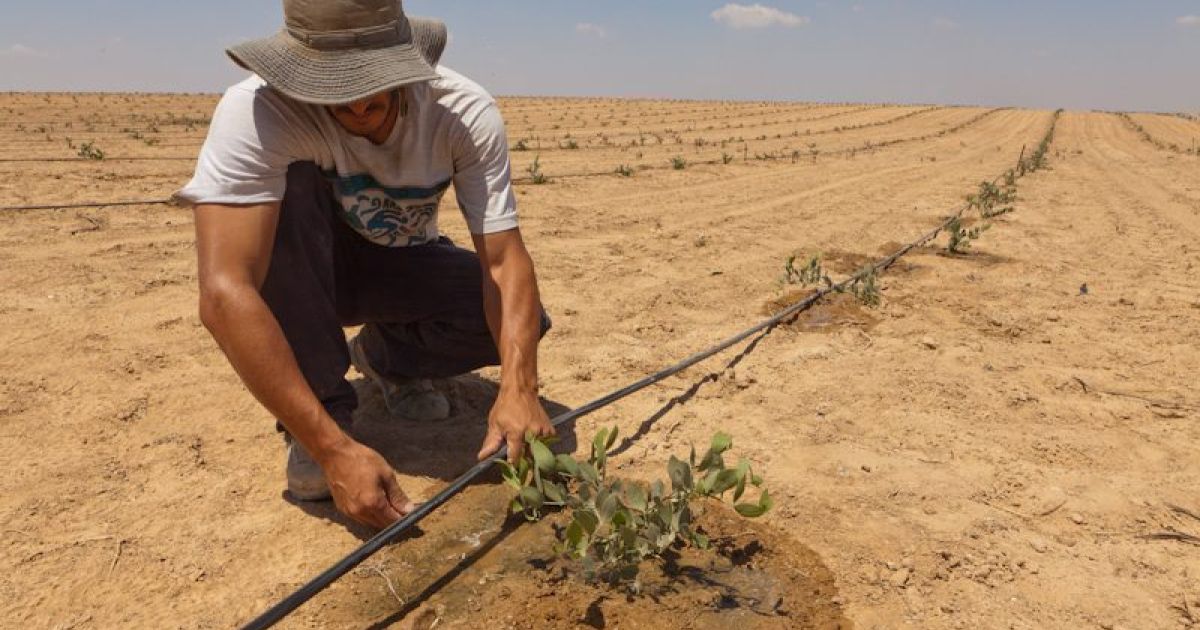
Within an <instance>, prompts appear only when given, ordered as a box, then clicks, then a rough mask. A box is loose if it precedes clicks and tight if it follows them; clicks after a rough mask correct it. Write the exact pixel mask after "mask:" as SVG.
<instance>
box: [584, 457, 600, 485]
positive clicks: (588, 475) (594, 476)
mask: <svg viewBox="0 0 1200 630" xmlns="http://www.w3.org/2000/svg"><path fill="white" fill-rule="evenodd" d="M579 476H580V478H582V479H583V480H584V481H586V482H588V483H590V484H593V485H594V484H598V483H600V473H599V472H597V471H596V467H595V466H593V465H591V464H590V463H588V462H579Z"/></svg>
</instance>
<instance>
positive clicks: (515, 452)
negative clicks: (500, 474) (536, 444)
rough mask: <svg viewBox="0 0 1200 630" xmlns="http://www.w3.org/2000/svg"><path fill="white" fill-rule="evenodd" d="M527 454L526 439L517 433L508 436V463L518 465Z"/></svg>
mask: <svg viewBox="0 0 1200 630" xmlns="http://www.w3.org/2000/svg"><path fill="white" fill-rule="evenodd" d="M524 453H525V439H524V438H523V437H521V436H520V435H517V434H516V432H513V433H509V434H508V462H509V463H510V464H516V463H517V462H518V461H520V459H521V455H523V454H524Z"/></svg>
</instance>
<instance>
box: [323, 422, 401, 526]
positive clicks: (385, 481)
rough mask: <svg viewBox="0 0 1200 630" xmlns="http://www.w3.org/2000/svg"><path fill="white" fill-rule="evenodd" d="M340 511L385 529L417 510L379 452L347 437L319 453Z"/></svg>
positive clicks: (326, 478)
mask: <svg viewBox="0 0 1200 630" xmlns="http://www.w3.org/2000/svg"><path fill="white" fill-rule="evenodd" d="M317 463H318V464H320V465H321V469H322V470H323V471H324V472H325V481H326V482H327V483H328V484H329V491H330V492H331V493H332V494H333V502H334V504H335V505H337V508H338V511H340V512H341V513H342V514H345V515H346V516H349V517H350V518H352V519H354V520H356V521H358V522H360V523H362V524H364V525H370V526H372V527H378V528H379V529H383V528H385V527H387V526H388V525H391V524H392V523H395V522H396V521H398V520H400V519H401V518H403V517H404V516H406V515H408V513H409V512H412V511H413V510H414V509H416V507H417V506H416V505H415V504H414V503H413V502H412V501H410V500H409V499H408V496H407V495H405V494H404V491H403V490H401V489H400V484H399V483H398V482H397V481H396V473H395V471H393V470H392V466H391V465H390V464H388V463H387V460H385V459H384V458H383V457H382V456H381V455H380V454H379V453H376V452H375V451H374V450H371V449H370V448H368V447H366V446H364V445H362V444H360V443H358V442H355V441H354V440H351V439H347V440H346V441H344V442H343V443H341V444H338V445H337V446H334V447H332V448H329V449H327V450H326V452H324V453H322V454H320V455H319V456H317Z"/></svg>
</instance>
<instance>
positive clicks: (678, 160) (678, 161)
mask: <svg viewBox="0 0 1200 630" xmlns="http://www.w3.org/2000/svg"><path fill="white" fill-rule="evenodd" d="M687 165H688V163H687V160H685V159H683V158H682V157H680V156H676V157H673V158H671V168H673V169H675V170H677V171H682V170H683V169H685V168H687Z"/></svg>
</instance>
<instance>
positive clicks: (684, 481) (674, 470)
mask: <svg viewBox="0 0 1200 630" xmlns="http://www.w3.org/2000/svg"><path fill="white" fill-rule="evenodd" d="M667 475H668V476H670V477H671V489H672V490H674V491H676V492H691V491H692V469H691V467H690V466H688V465H687V464H685V463H683V462H681V461H679V459H677V458H676V457H675V456H674V455H672V456H671V459H670V461H668V462H667Z"/></svg>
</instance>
